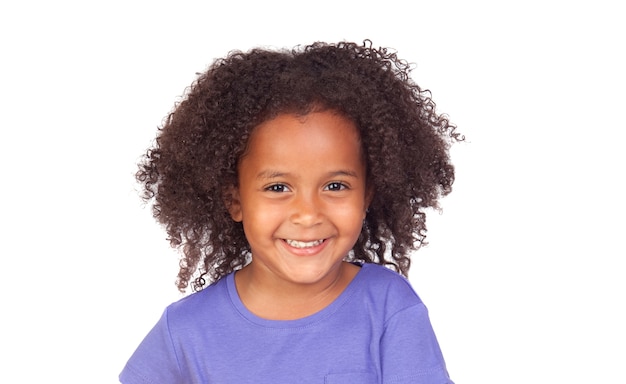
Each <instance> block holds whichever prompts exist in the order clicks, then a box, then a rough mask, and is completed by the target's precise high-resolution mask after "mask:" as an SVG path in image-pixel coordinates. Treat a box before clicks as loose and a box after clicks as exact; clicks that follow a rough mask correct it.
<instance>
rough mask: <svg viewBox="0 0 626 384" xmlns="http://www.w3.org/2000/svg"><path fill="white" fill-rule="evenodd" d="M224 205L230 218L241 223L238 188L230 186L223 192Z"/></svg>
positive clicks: (241, 214)
mask: <svg viewBox="0 0 626 384" xmlns="http://www.w3.org/2000/svg"><path fill="white" fill-rule="evenodd" d="M224 204H225V205H226V209H227V210H228V212H229V213H230V217H231V218H232V219H233V220H234V221H236V222H238V223H240V222H241V221H243V213H242V211H241V198H240V196H239V188H237V187H235V186H234V185H231V186H230V187H228V188H227V189H226V191H225V192H224Z"/></svg>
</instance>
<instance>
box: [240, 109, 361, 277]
mask: <svg viewBox="0 0 626 384" xmlns="http://www.w3.org/2000/svg"><path fill="white" fill-rule="evenodd" d="M365 175H366V170H365V164H364V162H363V158H362V154H361V148H360V142H359V135H358V132H357V129H356V127H355V126H354V124H353V123H352V122H351V121H350V120H347V119H346V118H344V117H342V116H340V115H337V114H335V113H333V112H329V111H325V112H314V113H310V114H308V115H306V116H304V117H298V116H295V115H289V114H282V115H279V116H278V117H276V118H274V119H272V120H270V121H267V122H265V123H263V124H261V125H260V126H258V127H257V128H255V130H254V132H253V134H252V135H251V137H250V141H249V143H248V151H247V152H246V154H245V155H244V156H243V157H242V159H241V161H240V164H239V188H238V189H237V190H236V191H235V193H234V199H233V204H232V205H231V207H230V212H231V215H232V217H233V219H234V220H236V221H241V222H243V227H244V231H245V234H246V238H247V240H248V242H249V243H250V247H251V250H252V262H251V264H250V265H249V266H248V267H247V268H252V269H253V270H254V272H256V273H257V276H265V277H267V278H269V279H270V280H267V281H275V278H279V279H281V280H283V281H289V282H292V283H298V284H311V283H318V282H323V281H332V280H329V279H333V278H336V277H337V276H338V275H337V274H339V273H341V267H342V265H343V263H342V260H343V258H344V257H345V256H346V254H347V253H348V252H349V251H350V250H351V249H352V247H353V246H354V243H355V242H356V240H357V238H358V237H359V234H360V232H361V227H362V223H363V219H364V218H365V210H366V208H367V205H368V198H367V196H368V193H367V190H366V180H365Z"/></svg>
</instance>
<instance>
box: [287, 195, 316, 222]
mask: <svg viewBox="0 0 626 384" xmlns="http://www.w3.org/2000/svg"><path fill="white" fill-rule="evenodd" d="M322 212H323V207H322V202H321V201H320V199H319V197H318V196H316V195H315V194H307V195H304V194H300V195H297V196H295V197H294V200H293V202H292V209H291V215H290V220H291V222H292V223H293V224H296V225H300V226H303V227H311V226H314V225H317V224H319V223H321V222H322V218H323V216H324V215H323V213H322Z"/></svg>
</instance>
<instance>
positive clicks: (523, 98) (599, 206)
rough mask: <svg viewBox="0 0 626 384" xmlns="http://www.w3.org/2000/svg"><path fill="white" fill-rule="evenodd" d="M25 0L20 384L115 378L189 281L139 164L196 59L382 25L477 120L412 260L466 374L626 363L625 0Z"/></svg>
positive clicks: (12, 327) (430, 83)
mask: <svg viewBox="0 0 626 384" xmlns="http://www.w3.org/2000/svg"><path fill="white" fill-rule="evenodd" d="M6 3H9V2H4V3H3V4H2V5H0V44H1V46H0V48H1V53H0V55H1V59H0V82H1V83H0V111H1V114H0V124H1V127H0V129H1V135H0V175H1V179H0V180H1V187H0V220H1V222H0V224H1V226H2V227H1V228H0V236H1V240H2V247H1V248H0V254H1V259H0V260H1V261H0V263H1V264H0V284H1V286H0V289H1V290H0V294H1V295H2V296H1V298H2V307H1V308H2V314H1V316H0V332H2V333H1V334H0V352H1V353H2V355H1V360H0V366H1V368H0V376H1V377H0V382H11V383H35V382H55V383H114V382H116V381H117V374H118V373H119V371H120V370H121V368H122V366H123V365H124V363H125V362H126V360H127V359H128V357H129V356H130V354H131V353H132V352H133V350H134V348H135V347H136V346H137V344H138V343H139V342H140V341H141V339H142V338H143V336H144V335H145V334H146V332H147V331H148V330H149V329H150V328H151V327H152V325H153V324H154V323H155V322H156V320H157V319H158V317H159V316H160V314H161V312H162V310H163V309H164V307H165V306H166V305H167V304H169V303H170V302H171V301H173V300H176V299H178V298H179V297H180V295H179V294H178V292H177V291H176V288H175V286H174V278H175V275H176V272H177V259H178V255H177V254H176V252H175V251H174V250H172V249H170V248H169V245H168V243H167V242H166V240H165V233H164V231H163V230H162V229H161V228H160V227H159V226H158V225H157V224H156V223H155V222H154V221H153V220H152V217H151V213H150V211H149V209H147V208H145V207H143V206H142V203H141V201H140V199H139V197H138V194H137V191H136V185H135V183H134V179H133V173H134V171H135V164H136V162H137V160H138V158H139V157H140V155H141V154H142V153H143V152H144V151H145V149H146V148H147V147H148V146H149V145H150V144H151V142H152V140H153V138H154V135H155V133H156V127H157V126H158V125H160V124H161V121H162V118H163V117H164V116H165V115H166V114H167V113H168V112H169V111H170V110H171V108H172V107H173V105H174V103H175V102H176V101H177V100H178V99H179V96H180V95H181V94H182V93H183V90H184V88H185V87H186V86H188V85H189V84H190V83H191V82H192V81H193V80H194V79H195V73H196V72H200V71H203V70H204V69H205V68H206V67H207V65H208V64H210V62H212V61H213V59H215V58H217V57H222V56H224V55H225V54H226V53H227V52H228V51H229V50H231V49H242V50H247V49H248V48H251V47H253V46H258V45H261V46H269V47H293V46H294V45H297V44H306V43H310V42H312V41H315V40H326V41H338V40H352V41H362V40H363V39H364V38H370V39H372V40H373V42H374V45H376V46H387V47H392V48H395V49H396V50H397V51H398V53H399V56H400V57H402V58H404V59H406V60H408V61H411V62H413V63H416V69H415V71H414V72H413V77H414V79H415V80H416V81H417V82H418V83H419V84H420V85H422V86H423V87H424V88H428V89H430V90H432V92H433V98H434V100H435V102H437V105H438V108H439V110H440V112H445V113H447V114H448V115H449V116H450V118H451V120H452V121H453V122H454V123H456V124H457V125H458V127H459V130H460V131H461V132H462V133H464V134H465V135H466V136H467V139H468V140H467V142H466V143H464V144H460V145H457V146H456V147H455V148H454V149H453V151H452V156H453V160H454V162H455V164H456V167H457V182H456V184H455V189H454V192H453V193H452V194H451V195H450V196H449V197H447V198H446V199H445V200H444V201H443V214H441V215H439V214H438V213H433V214H432V215H431V216H430V220H431V221H430V236H429V240H430V245H429V246H428V247H426V248H423V249H422V250H420V251H419V252H417V253H416V255H415V258H414V264H413V269H412V272H411V281H412V282H413V285H414V286H415V288H416V289H417V291H418V292H419V293H420V295H421V296H422V299H423V300H424V301H425V302H426V304H427V305H428V307H429V309H430V312H431V319H432V322H433V325H434V327H435V330H436V332H437V334H438V337H439V340H440V343H441V346H442V349H443V351H444V355H445V357H446V360H447V363H448V368H449V371H450V374H451V375H452V377H453V379H454V380H455V381H456V382H457V383H458V384H463V383H465V384H474V383H476V384H487V383H604V382H611V383H626V373H625V372H624V369H623V366H624V363H625V362H626V353H625V348H626V347H625V345H626V335H625V331H624V324H626V315H625V314H624V292H626V289H625V288H626V285H625V283H624V272H625V270H624V267H623V264H622V263H621V262H620V260H619V259H620V258H623V257H624V256H626V248H625V246H624V243H623V236H624V234H623V232H624V229H625V226H624V217H625V215H626V209H625V204H624V193H625V192H626V191H625V188H624V171H623V167H624V165H625V164H626V161H625V160H626V158H625V156H624V153H623V148H624V143H623V139H624V136H625V135H624V129H625V128H626V127H625V124H624V102H625V98H624V87H625V86H626V83H625V76H624V68H625V67H626V62H625V60H624V57H623V55H624V36H625V35H626V33H625V32H626V31H625V28H624V20H623V19H624V12H623V11H621V10H619V9H618V6H617V5H616V4H617V3H618V2H617V1H615V2H608V1H587V2H582V1H568V2H566V1H562V2H555V1H541V2H540V1H525V2H503V1H466V2H464V1H455V2H450V1H428V2H426V1H424V2H422V1H412V2H407V3H406V4H407V5H402V4H398V3H395V2H380V1H378V2H367V1H345V2H342V1H315V2H307V3H301V4H296V2H290V3H288V5H282V4H280V2H277V1H259V2H257V1H248V0H244V1H232V2H228V3H230V5H224V4H222V3H227V2H226V1H222V2H219V3H220V5H219V6H215V5H211V3H217V2H211V1H203V2H200V1H196V2H190V1H178V2H173V1H172V2H169V3H165V2H158V1H153V2H148V1H145V2H132V1H125V2H122V1H108V2H100V3H98V2H85V1H83V2H78V1H76V2H71V1H50V2H44V1H35V2H32V1H31V2H28V1H24V2H20V3H19V4H20V5H6ZM14 3H17V2H14ZM285 3H287V2H285ZM613 3H615V4H613ZM408 4H412V5H408Z"/></svg>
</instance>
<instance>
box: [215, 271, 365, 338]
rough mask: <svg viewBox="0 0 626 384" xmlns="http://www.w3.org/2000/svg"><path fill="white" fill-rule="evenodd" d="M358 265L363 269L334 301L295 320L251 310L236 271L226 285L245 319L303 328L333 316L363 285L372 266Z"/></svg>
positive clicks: (269, 326) (232, 300)
mask: <svg viewBox="0 0 626 384" xmlns="http://www.w3.org/2000/svg"><path fill="white" fill-rule="evenodd" d="M358 265H359V266H360V267H361V269H360V270H359V271H358V272H357V274H356V276H354V278H353V279H352V281H351V282H350V283H349V284H348V286H347V287H346V288H345V289H344V290H343V292H341V294H340V295H339V296H338V297H337V298H336V299H335V300H334V301H333V302H332V303H330V304H329V305H327V306H326V307H325V308H323V309H322V310H320V311H318V312H315V313H314V314H312V315H309V316H306V317H303V318H300V319H295V320H268V319H264V318H262V317H259V316H257V315H255V314H254V313H252V312H250V311H249V310H248V308H246V306H245V305H244V304H243V302H242V301H241V298H240V297H239V293H238V292H237V287H236V285H235V274H234V273H231V274H229V275H228V276H226V287H227V290H228V296H229V297H230V301H231V303H232V305H233V307H234V308H235V310H236V311H237V312H238V313H239V315H241V316H242V317H243V318H244V319H245V320H247V321H249V322H251V323H253V324H256V325H259V326H262V327H265V328H302V327H306V326H310V325H312V324H315V323H317V322H319V321H321V320H323V319H326V318H328V317H330V316H332V315H333V314H334V313H335V312H336V311H337V310H338V309H339V308H341V306H343V305H344V304H345V303H346V302H347V301H348V300H349V299H350V298H351V297H352V296H353V295H354V293H355V292H356V291H357V290H358V289H359V287H360V286H361V281H362V280H364V279H365V277H364V275H365V274H366V273H367V269H368V268H369V267H370V265H369V264H367V263H365V264H362V265H361V264H358Z"/></svg>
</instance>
